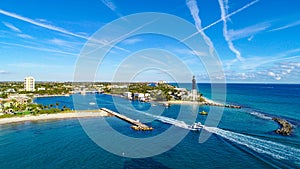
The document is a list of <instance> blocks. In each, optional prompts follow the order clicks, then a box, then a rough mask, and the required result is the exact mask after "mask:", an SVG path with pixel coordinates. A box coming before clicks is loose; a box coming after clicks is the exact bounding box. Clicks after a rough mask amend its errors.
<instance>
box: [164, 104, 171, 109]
mask: <svg viewBox="0 0 300 169" xmlns="http://www.w3.org/2000/svg"><path fill="white" fill-rule="evenodd" d="M163 106H165V107H166V108H168V107H170V106H171V104H170V103H163Z"/></svg>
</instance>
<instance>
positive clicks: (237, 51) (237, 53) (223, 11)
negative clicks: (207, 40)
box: [218, 0, 243, 61]
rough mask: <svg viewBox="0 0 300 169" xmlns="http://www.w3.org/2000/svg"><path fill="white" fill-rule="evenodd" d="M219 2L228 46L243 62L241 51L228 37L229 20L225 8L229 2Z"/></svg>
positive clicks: (221, 0) (220, 0)
mask: <svg viewBox="0 0 300 169" xmlns="http://www.w3.org/2000/svg"><path fill="white" fill-rule="evenodd" d="M218 1H219V5H220V10H221V18H222V20H223V36H224V38H225V40H226V42H227V44H228V47H229V49H230V50H231V51H232V52H233V53H235V56H236V58H237V59H238V60H239V61H242V60H243V58H242V56H241V52H240V51H239V50H237V49H236V48H235V46H234V45H233V42H232V40H231V39H230V38H229V36H228V30H227V19H226V18H225V17H226V15H227V13H226V11H225V7H224V2H225V6H228V1H226V0H225V1H223V0H218Z"/></svg>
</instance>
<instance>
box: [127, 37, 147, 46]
mask: <svg viewBox="0 0 300 169" xmlns="http://www.w3.org/2000/svg"><path fill="white" fill-rule="evenodd" d="M141 41H143V40H142V39H140V38H132V39H126V40H124V41H122V43H123V44H125V45H132V44H135V43H138V42H141Z"/></svg>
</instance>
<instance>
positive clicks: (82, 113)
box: [0, 110, 111, 125]
mask: <svg viewBox="0 0 300 169" xmlns="http://www.w3.org/2000/svg"><path fill="white" fill-rule="evenodd" d="M108 116H111V115H110V114H109V113H107V112H105V111H102V110H78V111H66V112H59V113H53V114H37V115H33V114H29V115H20V116H12V117H7V118H1V119H0V125H2V124H10V123H20V122H26V121H44V120H62V119H72V118H94V117H108Z"/></svg>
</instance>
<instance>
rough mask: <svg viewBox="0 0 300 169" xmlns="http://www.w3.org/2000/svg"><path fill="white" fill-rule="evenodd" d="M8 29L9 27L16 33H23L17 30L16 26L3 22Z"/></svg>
mask: <svg viewBox="0 0 300 169" xmlns="http://www.w3.org/2000/svg"><path fill="white" fill-rule="evenodd" d="M2 23H3V24H4V25H5V26H6V27H8V28H9V29H11V30H13V31H15V32H19V33H21V32H22V31H21V30H20V29H19V28H17V27H16V26H14V25H13V24H11V23H8V22H2Z"/></svg>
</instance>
